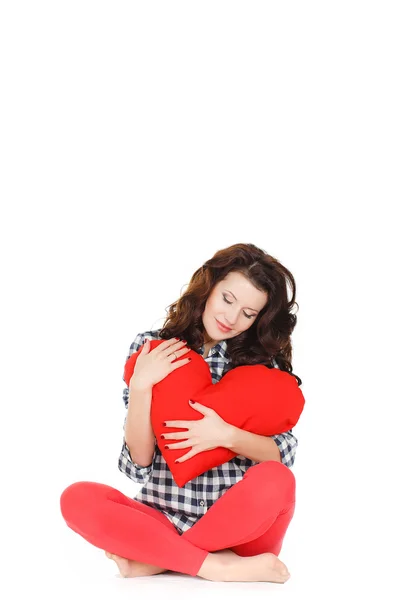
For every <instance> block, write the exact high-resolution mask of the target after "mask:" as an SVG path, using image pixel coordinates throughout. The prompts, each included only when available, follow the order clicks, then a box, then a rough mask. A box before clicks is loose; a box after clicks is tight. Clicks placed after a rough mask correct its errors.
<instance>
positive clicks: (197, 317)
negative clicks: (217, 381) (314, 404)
mask: <svg viewBox="0 0 400 600" xmlns="http://www.w3.org/2000/svg"><path fill="white" fill-rule="evenodd" d="M231 271H235V272H238V273H242V274H243V275H244V276H245V277H246V278H247V279H248V281H249V282H250V283H252V284H253V285H254V287H256V288H257V289H258V290H260V291H262V292H267V293H268V301H267V303H266V305H265V306H264V308H263V309H262V310H261V311H260V312H259V314H258V315H257V318H256V319H255V321H254V323H252V324H251V327H249V329H246V331H243V332H242V333H241V334H239V335H237V336H235V337H233V338H230V339H229V338H228V339H227V340H226V342H227V351H228V353H229V356H230V357H231V362H230V363H229V365H228V367H227V371H229V370H230V369H233V368H235V367H238V366H240V365H259V364H261V365H265V366H267V367H269V368H273V367H274V362H273V361H274V360H275V362H276V364H277V366H278V368H279V369H280V370H281V371H286V372H288V373H290V374H291V375H293V376H294V377H295V378H296V380H297V383H298V384H299V386H300V385H301V384H302V381H301V379H300V378H299V377H298V376H297V375H294V373H292V364H291V360H292V344H291V339H290V336H291V333H292V331H293V329H294V327H295V325H296V322H297V317H296V315H295V314H293V313H291V312H290V311H291V309H292V308H293V307H294V305H296V306H297V307H298V304H297V302H295V296H296V283H295V280H294V277H293V275H292V274H291V272H290V271H289V270H288V269H287V268H286V267H284V266H283V265H282V264H281V263H280V262H279V261H278V260H277V259H276V258H274V257H273V256H271V255H270V254H267V252H265V251H264V250H261V249H260V248H257V246H255V245H254V244H234V245H232V246H229V247H228V248H224V249H222V250H218V251H217V252H216V253H215V254H214V256H213V257H212V258H210V259H209V260H207V261H206V262H205V263H204V264H203V265H202V266H201V267H200V268H199V269H197V271H195V272H194V273H193V275H192V278H191V280H190V283H189V285H188V288H187V290H186V291H185V292H184V293H183V294H182V296H181V297H180V298H179V300H177V301H176V302H174V303H173V304H171V305H170V306H169V307H167V309H169V310H168V315H167V317H166V319H165V321H164V325H163V327H162V328H161V331H160V332H159V336H160V338H161V339H171V338H173V337H181V338H183V339H185V340H186V341H187V345H188V347H190V348H192V349H193V350H198V349H200V347H201V346H202V345H203V344H204V337H205V329H204V325H203V321H202V314H203V312H204V309H205V305H206V302H207V298H208V296H209V294H210V292H211V290H212V289H213V288H214V286H215V284H216V283H217V282H219V281H220V280H221V279H224V278H225V277H226V275H227V274H228V273H229V272H231ZM287 283H288V284H289V287H290V289H291V298H290V299H289V298H288V291H287Z"/></svg>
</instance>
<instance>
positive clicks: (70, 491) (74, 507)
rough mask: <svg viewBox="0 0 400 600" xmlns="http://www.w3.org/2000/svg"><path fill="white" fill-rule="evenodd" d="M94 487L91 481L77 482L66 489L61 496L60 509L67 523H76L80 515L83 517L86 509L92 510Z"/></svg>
mask: <svg viewBox="0 0 400 600" xmlns="http://www.w3.org/2000/svg"><path fill="white" fill-rule="evenodd" d="M94 485H95V484H93V483H92V482H90V481H77V482H75V483H72V484H71V485H69V486H68V487H67V488H65V490H64V491H63V492H62V494H61V496H60V509H61V514H62V516H63V517H64V519H65V521H67V522H68V521H74V520H75V518H76V516H77V515H78V514H79V515H82V512H84V511H85V509H86V508H88V509H89V508H90V505H91V504H93V502H92V500H91V497H92V493H93V486H94Z"/></svg>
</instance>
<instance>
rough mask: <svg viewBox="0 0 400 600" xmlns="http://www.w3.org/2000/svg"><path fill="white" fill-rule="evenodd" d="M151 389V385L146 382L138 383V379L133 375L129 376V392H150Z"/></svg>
mask: <svg viewBox="0 0 400 600" xmlns="http://www.w3.org/2000/svg"><path fill="white" fill-rule="evenodd" d="M152 389H153V386H152V385H149V384H148V383H140V381H138V380H137V379H134V378H133V377H132V378H131V380H130V382H129V393H131V392H132V394H135V393H138V392H139V393H141V394H143V393H146V392H151V391H152Z"/></svg>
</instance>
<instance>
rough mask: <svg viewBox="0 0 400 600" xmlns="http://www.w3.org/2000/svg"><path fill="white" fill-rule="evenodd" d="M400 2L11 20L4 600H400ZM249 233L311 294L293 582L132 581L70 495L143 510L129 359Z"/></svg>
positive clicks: (158, 5) (109, 10)
mask: <svg viewBox="0 0 400 600" xmlns="http://www.w3.org/2000/svg"><path fill="white" fill-rule="evenodd" d="M396 4H397V3H395V2H382V1H380V2H352V1H351V0H347V1H346V2H341V1H337V2H335V3H329V5H327V4H326V3H321V2H307V1H305V2H301V3H299V2H290V1H289V2H285V3H273V4H271V3H265V2H251V3H243V2H236V1H230V2H218V1H213V2H209V1H204V0H203V2H201V3H198V2H196V3H193V2H151V3H142V2H140V3H139V2H127V1H120V2H109V1H108V2H106V1H97V2H93V1H85V0H79V2H78V1H75V0H70V1H69V2H50V1H48V2H44V1H37V2H18V1H14V2H4V3H2V4H1V8H0V50H1V82H2V83H1V85H2V92H1V99H0V102H1V112H0V119H1V135H0V138H1V140H0V144H1V165H2V169H1V170H2V176H1V207H2V208H1V223H0V227H1V236H0V237H1V241H0V243H1V249H2V253H1V254H2V283H3V286H2V289H3V292H2V294H1V303H2V308H1V313H0V314H1V338H2V344H1V353H2V355H1V363H2V369H1V371H2V375H1V386H2V389H1V397H2V403H1V406H2V415H3V418H2V419H1V425H2V427H1V429H2V436H1V447H2V452H1V457H2V459H1V460H2V472H3V485H4V487H3V492H2V494H1V498H2V517H3V518H2V555H3V560H2V577H1V585H2V586H8V585H10V587H9V588H8V591H7V596H4V597H7V598H10V597H12V596H14V595H15V597H18V598H21V597H23V596H24V594H26V595H28V594H29V595H30V596H31V595H32V592H33V591H34V592H35V595H36V593H37V592H38V593H40V594H41V596H42V597H47V596H56V597H62V598H69V597H70V596H75V597H76V598H83V597H84V596H86V595H87V594H88V593H95V594H96V595H97V597H107V598H109V597H110V595H111V594H113V595H114V596H115V595H116V594H117V595H118V596H119V595H123V596H125V595H126V597H127V598H128V597H129V598H131V597H132V594H137V593H138V592H139V593H140V592H142V591H144V592H145V593H149V594H151V593H153V592H154V591H155V590H156V589H158V587H159V586H160V585H161V586H162V587H163V591H164V594H166V595H167V597H170V596H171V597H172V596H174V597H175V594H176V592H177V591H188V592H189V593H190V594H193V595H196V594H197V595H198V596H199V597H200V596H201V597H203V594H204V592H205V591H207V593H208V594H210V595H211V596H213V594H214V595H215V596H216V594H217V593H218V594H220V592H221V586H222V588H223V593H228V592H229V594H230V595H235V594H243V593H246V592H247V591H248V590H249V589H251V591H252V594H259V595H260V597H261V595H262V596H263V597H264V594H265V593H266V592H268V593H271V594H276V593H279V594H283V595H286V596H287V597H294V595H295V594H296V595H297V597H299V596H300V597H303V595H304V597H305V596H306V594H307V597H308V598H310V597H315V598H321V597H323V598H329V597H336V595H337V594H341V595H343V596H344V597H350V592H351V593H353V592H354V591H357V590H358V591H359V592H360V593H364V592H365V593H368V594H369V593H370V592H371V590H373V589H374V590H375V589H377V590H378V589H381V590H383V588H386V587H387V588H388V589H389V590H390V591H391V593H392V594H393V591H394V590H395V588H398V587H399V584H398V581H397V578H396V572H397V570H398V567H397V561H396V554H397V558H398V551H397V550H396V548H397V544H398V535H399V520H398V514H397V511H398V506H399V496H398V492H396V491H395V489H394V486H395V484H396V483H398V464H397V455H396V452H397V427H396V425H397V421H396V418H395V416H396V411H398V401H399V393H398V386H397V383H398V371H399V368H398V358H399V354H398V339H399V325H398V318H397V317H396V314H397V312H396V311H397V304H396V303H397V301H398V291H399V285H398V267H397V259H398V258H399V248H398V245H397V244H398V243H397V242H396V236H397V235H398V221H396V220H395V216H394V215H395V203H398V201H399V134H400V131H399V129H400V128H399V109H398V107H399V106H400V97H399V96H400V94H399V77H398V73H399V56H400V52H399V51H400V48H399V46H400V44H399V37H398V29H399V19H398V13H397V6H396ZM238 242H246V243H248V242H251V243H254V244H256V245H258V246H260V247H261V248H263V249H264V250H266V251H267V252H269V253H270V254H272V255H273V256H275V257H277V258H278V259H279V260H280V261H281V262H282V263H283V264H284V265H285V266H287V267H288V268H289V269H290V270H291V271H292V273H293V275H294V276H295V279H296V284H297V296H296V299H297V302H298V304H299V310H298V313H297V316H298V324H297V327H296V329H295V331H294V334H293V347H294V356H293V371H294V373H296V374H297V375H299V376H300V378H301V379H302V381H303V385H302V390H303V393H304V395H305V398H306V407H305V409H304V413H303V415H302V417H301V419H300V422H299V424H298V425H297V426H296V428H295V429H294V433H295V434H296V436H297V438H298V440H299V446H298V450H297V457H296V461H295V464H294V466H293V472H294V474H295V476H296V479H297V506H296V512H295V515H294V518H293V521H292V523H291V524H290V526H289V530H288V532H287V536H286V538H285V542H284V546H283V549H282V552H281V555H280V558H281V559H282V560H283V561H284V562H285V564H287V566H288V568H289V570H290V572H291V579H290V580H289V581H288V582H287V583H286V584H284V585H283V586H279V585H277V584H275V585H274V584H262V583H255V584H237V583H236V584H213V583H210V582H207V581H205V580H201V579H200V578H190V577H189V576H187V577H186V576H177V577H176V578H175V577H174V576H172V577H170V578H169V579H167V576H156V577H152V578H146V579H141V580H138V579H136V580H133V579H131V580H123V579H119V578H117V577H116V575H115V573H116V572H117V567H116V565H115V563H113V562H112V561H109V560H108V559H107V558H106V557H105V556H104V553H103V552H102V551H101V550H99V549H97V548H95V547H93V546H91V545H90V544H89V543H87V542H86V541H85V540H83V539H82V538H80V537H79V536H78V535H76V534H75V533H74V532H72V531H71V530H69V528H67V526H66V525H65V523H64V521H63V519H62V516H61V513H60V510H59V497H60V494H61V492H62V491H63V489H64V488H65V487H66V486H67V485H69V484H70V483H72V482H74V481H79V480H89V481H99V482H103V483H107V484H109V485H112V486H114V487H116V488H118V489H119V490H121V491H122V492H124V493H125V494H127V495H129V496H131V497H133V496H134V495H135V493H136V491H137V490H138V485H137V484H134V483H133V482H132V481H130V480H129V479H127V478H126V477H125V476H124V475H123V474H122V473H120V472H119V470H118V456H119V453H120V449H121V444H122V435H123V429H122V428H123V419H124V415H125V409H124V405H123V401H122V389H123V385H124V384H123V381H122V373H123V367H124V362H125V358H126V355H127V353H128V349H129V346H130V344H131V342H132V341H133V339H134V337H135V336H136V334H137V333H138V332H142V331H145V330H147V329H152V328H157V327H160V326H161V325H162V323H163V320H164V318H165V316H166V308H167V306H169V305H170V304H171V303H172V302H174V301H175V300H176V299H177V298H178V297H179V295H180V293H181V292H182V290H183V288H184V286H185V285H187V284H188V283H189V280H190V277H191V275H192V273H193V272H194V271H195V270H196V269H197V268H198V267H199V266H201V264H203V262H204V261H206V260H207V259H208V258H210V257H211V256H212V255H213V254H214V252H216V250H218V249H221V248H223V247H226V246H228V245H230V244H234V243H238ZM391 547H394V550H393V551H392V550H391ZM157 586H158V587H157ZM394 595H395V594H394Z"/></svg>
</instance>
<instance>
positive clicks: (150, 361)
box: [129, 338, 190, 390]
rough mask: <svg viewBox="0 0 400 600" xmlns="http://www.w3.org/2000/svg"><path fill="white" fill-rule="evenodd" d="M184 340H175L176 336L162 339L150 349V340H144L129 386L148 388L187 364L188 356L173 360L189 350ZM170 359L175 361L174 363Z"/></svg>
mask: <svg viewBox="0 0 400 600" xmlns="http://www.w3.org/2000/svg"><path fill="white" fill-rule="evenodd" d="M185 344H186V342H181V341H177V339H176V338H172V339H170V340H164V342H162V344H159V345H158V346H157V347H156V348H153V350H151V351H150V342H149V340H146V341H145V343H144V344H143V346H142V351H141V353H140V354H139V356H138V357H137V359H136V363H135V369H134V371H133V375H132V377H131V380H130V382H129V387H130V388H132V387H133V388H134V389H136V390H138V389H141V390H148V389H151V388H152V387H153V385H155V384H156V383H158V382H159V381H161V380H162V379H164V377H166V376H167V375H169V374H170V373H171V372H172V371H174V370H175V369H178V368H179V367H182V366H183V365H187V364H188V362H189V359H188V358H183V359H182V360H175V358H179V357H180V356H183V355H185V354H187V353H188V352H190V348H187V347H186V346H185ZM174 352H175V354H176V357H175V354H174ZM172 361H175V362H174V363H173V362H172Z"/></svg>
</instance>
